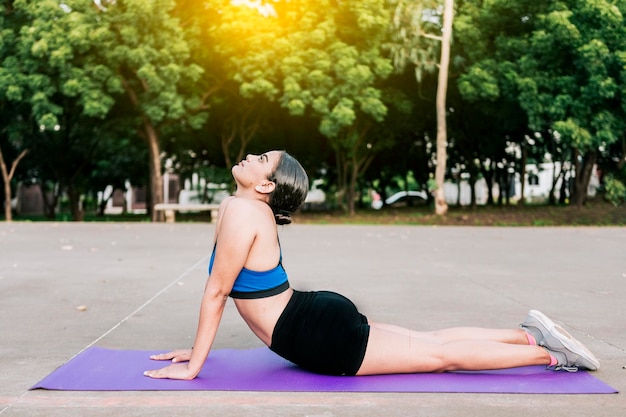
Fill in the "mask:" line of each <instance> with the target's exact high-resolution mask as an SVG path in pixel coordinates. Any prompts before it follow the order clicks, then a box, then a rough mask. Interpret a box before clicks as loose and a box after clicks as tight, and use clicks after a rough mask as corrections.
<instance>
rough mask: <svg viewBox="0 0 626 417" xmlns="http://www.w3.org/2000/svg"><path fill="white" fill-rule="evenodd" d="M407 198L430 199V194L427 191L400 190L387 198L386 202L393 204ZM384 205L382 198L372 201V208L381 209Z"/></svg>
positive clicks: (423, 200) (422, 200) (424, 200)
mask: <svg viewBox="0 0 626 417" xmlns="http://www.w3.org/2000/svg"><path fill="white" fill-rule="evenodd" d="M407 200H417V201H418V202H420V203H422V202H426V201H428V194H426V192H425V191H398V192H397V193H395V194H393V195H391V196H390V197H388V198H387V199H386V200H385V204H386V205H388V206H391V205H393V204H395V203H401V202H404V201H407ZM382 207H383V201H382V200H374V201H372V208H373V209H375V210H380V209H381V208H382Z"/></svg>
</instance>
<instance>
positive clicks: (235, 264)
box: [145, 151, 599, 379]
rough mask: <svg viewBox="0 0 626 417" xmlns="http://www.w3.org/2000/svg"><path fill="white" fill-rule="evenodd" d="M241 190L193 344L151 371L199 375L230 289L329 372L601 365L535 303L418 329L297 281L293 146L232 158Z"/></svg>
mask: <svg viewBox="0 0 626 417" xmlns="http://www.w3.org/2000/svg"><path fill="white" fill-rule="evenodd" d="M232 174H233V177H234V179H235V181H236V184H237V190H236V192H235V194H234V196H232V197H230V198H228V199H227V200H225V201H224V202H223V203H222V204H221V207H220V210H219V214H218V218H217V222H216V230H215V243H214V249H213V254H212V257H211V262H210V266H209V279H208V281H207V283H206V287H205V291H204V295H203V298H202V303H201V307H200V319H199V323H198V329H197V333H196V338H195V342H194V345H193V349H185V350H176V351H173V352H169V353H165V354H160V355H154V356H152V359H155V360H171V361H172V364H170V365H169V366H167V367H165V368H162V369H157V370H151V371H146V372H145V375H146V376H149V377H152V378H173V379H193V378H195V377H196V376H197V375H198V374H199V373H200V370H201V369H202V366H203V365H204V362H205V360H206V358H207V356H208V354H209V351H210V350H211V346H212V344H213V340H214V338H215V334H216V332H217V328H218V325H219V323H220V319H221V317H222V313H223V312H224V305H225V303H226V301H227V299H228V297H229V296H230V297H231V298H233V299H234V300H235V305H236V306H237V309H238V311H239V313H240V314H241V316H242V318H243V319H244V320H245V321H246V323H247V324H248V326H249V327H250V329H251V330H252V331H253V332H254V334H255V335H256V336H258V337H259V339H261V340H262V341H263V343H265V344H266V345H267V346H269V347H270V349H271V350H273V351H274V352H276V353H277V354H279V355H281V356H282V357H284V358H286V359H287V360H290V361H292V362H294V363H296V364H298V365H300V366H302V367H304V368H307V369H309V370H311V371H314V372H318V373H323V374H330V375H372V374H391V373H417V372H443V371H454V370H486V369H500V368H510V367H517V366H525V365H546V366H549V367H552V369H565V370H571V371H573V370H577V369H578V367H581V368H586V369H590V370H595V369H598V367H599V362H598V360H597V359H596V358H595V357H594V355H593V354H592V353H591V352H589V350H587V349H586V348H585V347H584V346H583V345H582V344H581V343H580V342H578V341H576V340H575V339H574V338H573V337H571V336H570V335H569V334H568V333H567V332H565V331H564V330H563V329H562V328H561V327H559V326H556V325H555V324H554V323H553V322H552V321H551V320H550V319H549V318H547V317H546V316H545V315H543V314H542V313H540V312H538V311H536V310H531V311H530V313H529V315H528V317H527V319H526V321H525V322H524V323H522V325H521V328H519V329H502V330H497V329H482V328H450V329H444V330H440V331H434V332H418V331H412V330H408V329H404V328H400V327H397V326H393V325H389V324H382V323H376V322H372V321H369V320H368V319H367V318H366V317H365V316H363V315H362V314H360V313H359V312H358V311H357V309H356V307H355V306H354V304H352V302H350V301H349V300H348V299H346V298H345V297H343V296H341V295H338V294H335V293H332V292H325V291H323V292H299V291H295V290H293V289H291V288H290V286H289V282H288V280H287V274H286V273H285V270H284V269H283V267H282V262H281V261H282V253H281V248H280V243H279V240H278V230H277V224H287V223H290V222H291V219H290V217H289V215H290V214H291V213H293V212H294V211H296V210H297V209H298V208H299V207H300V205H301V204H302V203H303V202H304V199H305V197H306V194H307V191H308V186H309V183H308V178H307V175H306V172H305V171H304V169H303V168H302V166H301V165H300V164H299V163H298V161H297V160H295V159H294V158H293V157H292V156H291V155H289V154H287V153H286V152H282V151H271V152H267V153H264V154H262V155H248V156H247V157H246V159H244V160H243V161H241V162H240V163H239V164H237V165H235V166H234V167H233V168H232Z"/></svg>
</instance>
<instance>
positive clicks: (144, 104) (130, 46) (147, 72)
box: [94, 0, 206, 221]
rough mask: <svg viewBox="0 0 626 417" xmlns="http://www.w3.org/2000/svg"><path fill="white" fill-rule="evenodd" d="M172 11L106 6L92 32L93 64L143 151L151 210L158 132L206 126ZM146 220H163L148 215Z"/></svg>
mask: <svg viewBox="0 0 626 417" xmlns="http://www.w3.org/2000/svg"><path fill="white" fill-rule="evenodd" d="M175 6H176V3H175V1H174V0H125V1H123V2H122V1H117V2H111V3H110V4H109V5H108V7H107V8H106V10H105V11H104V10H103V11H100V13H99V15H98V17H97V22H98V24H97V25H95V27H94V31H96V32H97V34H98V37H99V39H98V54H97V56H96V59H98V60H99V61H100V62H102V63H103V64H104V65H105V66H106V68H108V70H109V71H111V72H112V73H113V74H114V76H113V77H112V78H110V80H109V82H110V84H111V85H112V87H113V88H114V89H115V91H116V93H123V94H124V97H125V101H126V103H127V105H128V109H129V110H131V114H130V116H131V117H133V119H134V120H135V121H136V122H135V125H136V126H137V128H138V130H139V135H140V136H141V137H142V138H143V139H144V140H145V141H146V144H147V145H148V155H149V167H150V168H149V169H150V197H151V203H152V206H153V205H154V204H158V203H161V202H163V177H162V172H161V170H162V163H161V143H160V134H161V131H162V129H163V128H164V127H165V126H166V125H168V124H171V123H177V122H180V121H181V120H185V123H186V125H188V126H190V127H191V128H199V127H201V126H202V124H203V123H204V122H205V121H206V112H204V111H199V110H204V109H205V107H204V105H203V94H202V91H197V90H196V87H197V84H196V83H197V82H198V81H199V80H200V78H201V75H202V73H203V69H202V68H201V67H200V66H199V65H197V64H195V63H194V62H193V60H192V58H191V54H190V47H189V44H188V39H187V34H186V33H185V31H184V30H183V28H182V27H181V24H180V21H179V19H178V18H176V17H175V16H174V14H173V13H174V11H175ZM115 97H116V98H117V99H118V100H119V99H121V97H120V96H119V95H116V96H115ZM152 206H151V207H150V208H152ZM151 217H152V220H153V221H158V220H162V219H163V217H162V214H160V213H158V212H156V211H154V210H152V213H151Z"/></svg>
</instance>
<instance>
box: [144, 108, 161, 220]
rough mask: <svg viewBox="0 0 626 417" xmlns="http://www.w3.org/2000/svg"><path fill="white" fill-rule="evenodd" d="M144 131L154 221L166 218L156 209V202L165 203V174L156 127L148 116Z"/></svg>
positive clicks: (151, 216) (150, 208) (151, 214)
mask: <svg viewBox="0 0 626 417" xmlns="http://www.w3.org/2000/svg"><path fill="white" fill-rule="evenodd" d="M144 131H145V134H146V142H148V151H149V158H150V197H151V198H150V200H149V201H150V205H149V206H148V207H149V210H150V219H151V220H152V221H153V222H162V221H164V220H165V217H164V215H163V212H162V211H156V210H154V206H155V205H156V204H160V203H163V175H162V174H161V149H160V146H159V137H158V135H157V132H156V129H155V128H154V126H152V123H150V121H149V120H148V119H147V118H144Z"/></svg>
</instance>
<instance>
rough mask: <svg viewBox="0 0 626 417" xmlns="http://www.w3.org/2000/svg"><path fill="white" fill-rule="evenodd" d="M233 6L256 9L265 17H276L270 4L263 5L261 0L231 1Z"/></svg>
mask: <svg viewBox="0 0 626 417" xmlns="http://www.w3.org/2000/svg"><path fill="white" fill-rule="evenodd" d="M230 3H231V4H232V5H233V6H248V7H250V8H251V9H256V10H258V11H259V13H261V14H262V15H263V16H265V17H269V16H272V17H276V10H274V7H272V5H271V4H269V3H265V2H264V1H263V0H231V2H230Z"/></svg>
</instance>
